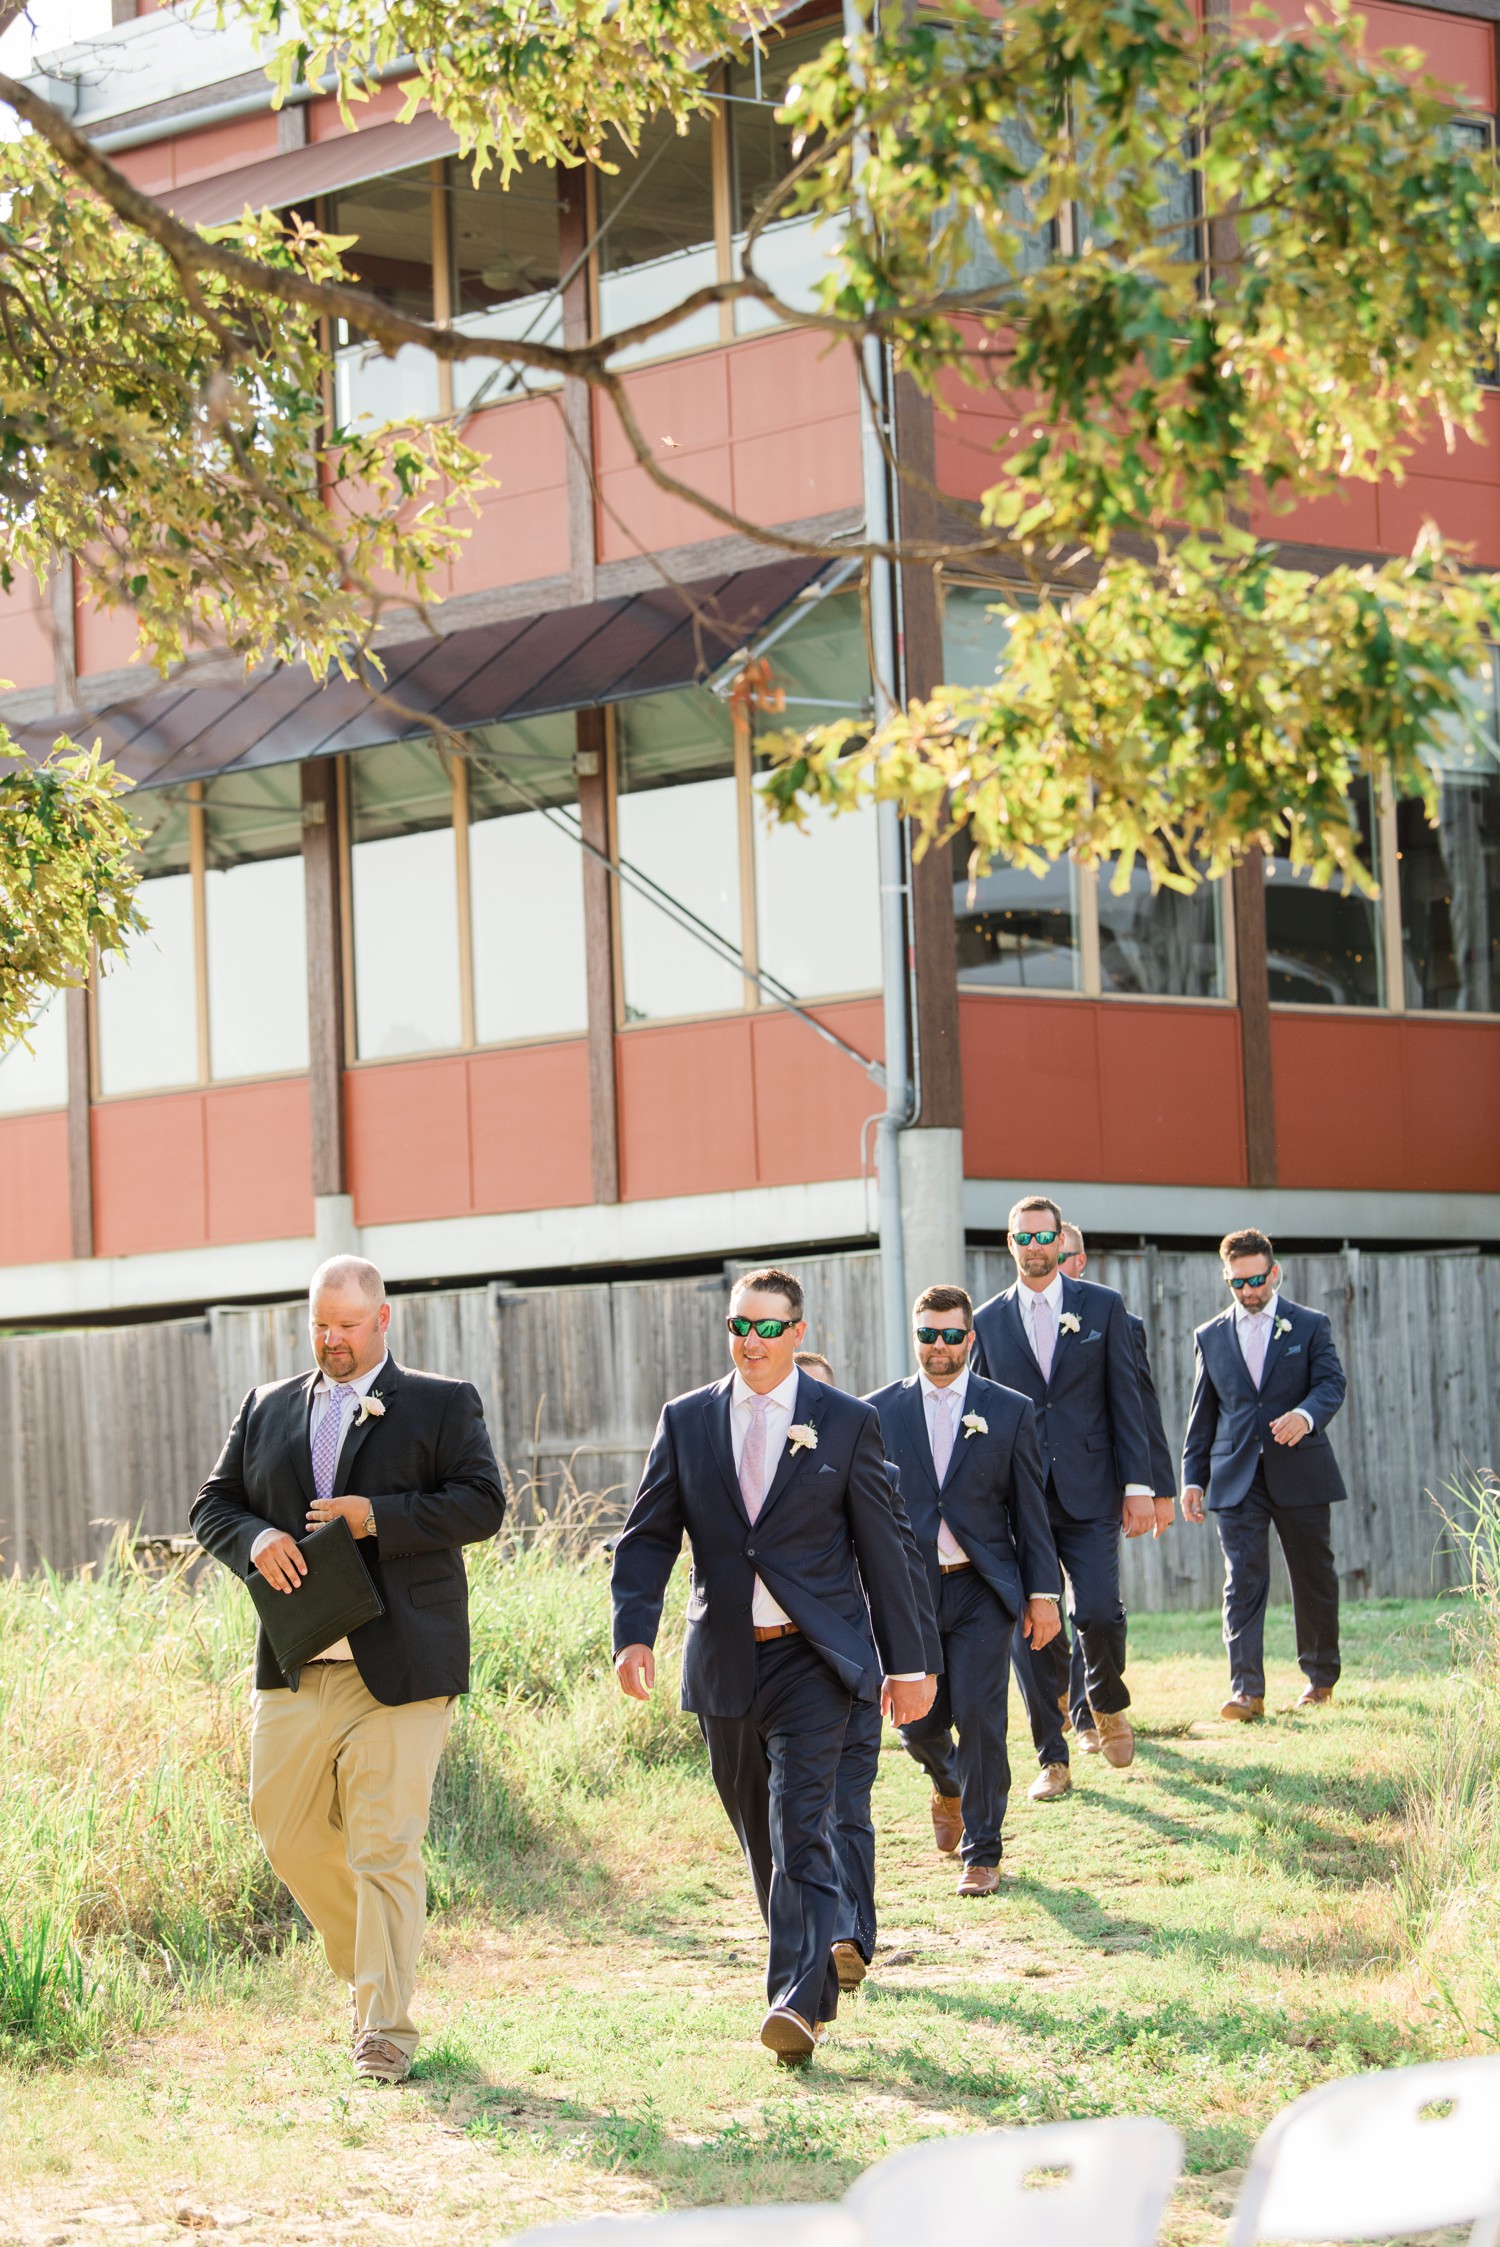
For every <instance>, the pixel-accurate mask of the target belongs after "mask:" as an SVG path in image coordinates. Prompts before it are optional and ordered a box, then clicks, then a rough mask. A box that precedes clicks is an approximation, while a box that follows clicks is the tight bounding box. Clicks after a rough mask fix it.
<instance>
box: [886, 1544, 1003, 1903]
mask: <svg viewBox="0 0 1500 2247" xmlns="http://www.w3.org/2000/svg"><path fill="white" fill-rule="evenodd" d="M1012 1623H1013V1618H1012V1616H1011V1613H1010V1610H1009V1608H1007V1607H1002V1605H1001V1604H1000V1601H999V1600H998V1599H997V1598H996V1597H995V1594H994V1593H993V1592H992V1591H991V1590H990V1587H989V1585H988V1584H987V1583H986V1582H985V1580H984V1578H983V1577H982V1576H981V1575H980V1573H979V1571H978V1569H977V1568H959V1569H955V1570H953V1572H952V1573H951V1574H949V1575H945V1576H943V1577H942V1578H941V1579H940V1582H939V1591H938V1615H937V1625H938V1637H939V1639H940V1640H941V1641H942V1647H943V1671H942V1675H941V1677H939V1679H938V1681H937V1697H936V1699H935V1700H934V1701H933V1704H932V1707H931V1708H930V1709H929V1710H928V1712H927V1714H926V1716H924V1717H922V1718H920V1719H919V1721H918V1722H917V1723H916V1724H905V1725H903V1726H902V1727H901V1744H902V1746H903V1747H904V1748H906V1749H907V1751H908V1752H909V1753H910V1754H911V1755H913V1756H915V1757H916V1759H917V1761H918V1763H920V1764H921V1766H922V1769H923V1770H924V1771H925V1772H926V1773H927V1776H928V1777H929V1779H931V1781H932V1783H933V1785H934V1786H935V1787H936V1788H937V1790H938V1792H939V1794H945V1795H957V1796H958V1798H959V1801H960V1803H961V1805H962V1807H963V1818H964V1838H963V1842H962V1844H961V1854H962V1857H963V1861H964V1863H965V1864H966V1865H998V1864H999V1862H1000V1829H1001V1827H1002V1826H1003V1825H1004V1823H1005V1812H1006V1807H1007V1805H1008V1804H1009V1801H1010V1756H1009V1754H1008V1752H1007V1750H1006V1745H1005V1733H1006V1727H1007V1722H1008V1718H1009V1713H1010V1634H1011V1628H1012ZM955 1728H956V1729H957V1732H958V1741H957V1745H956V1746H955V1744H954V1738H953V1734H954V1730H955Z"/></svg>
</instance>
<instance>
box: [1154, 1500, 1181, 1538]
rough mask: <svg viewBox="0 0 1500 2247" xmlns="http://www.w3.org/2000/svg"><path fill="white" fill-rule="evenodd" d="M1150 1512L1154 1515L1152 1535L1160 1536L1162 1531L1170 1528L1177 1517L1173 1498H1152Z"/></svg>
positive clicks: (1175, 1502)
mask: <svg viewBox="0 0 1500 2247" xmlns="http://www.w3.org/2000/svg"><path fill="white" fill-rule="evenodd" d="M1151 1512H1152V1515H1153V1517H1154V1518H1153V1520H1152V1524H1151V1534H1152V1536H1153V1537H1160V1535H1161V1534H1162V1531H1163V1530H1165V1529H1170V1528H1171V1526H1172V1524H1173V1522H1174V1521H1175V1520H1176V1518H1177V1501H1176V1500H1175V1499H1174V1498H1153V1499H1152V1501H1151Z"/></svg>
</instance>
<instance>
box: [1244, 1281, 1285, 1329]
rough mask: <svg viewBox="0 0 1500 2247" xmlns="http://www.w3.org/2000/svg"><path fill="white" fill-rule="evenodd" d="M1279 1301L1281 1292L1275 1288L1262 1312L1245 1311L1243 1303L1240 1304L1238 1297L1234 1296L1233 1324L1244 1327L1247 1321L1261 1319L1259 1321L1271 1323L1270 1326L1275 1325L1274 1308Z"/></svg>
mask: <svg viewBox="0 0 1500 2247" xmlns="http://www.w3.org/2000/svg"><path fill="white" fill-rule="evenodd" d="M1280 1301H1281V1290H1280V1288H1276V1289H1274V1290H1273V1292H1272V1295H1271V1300H1270V1302H1269V1303H1268V1304H1267V1305H1266V1307H1265V1309H1264V1310H1263V1311H1247V1310H1246V1309H1245V1306H1244V1304H1243V1303H1242V1302H1241V1301H1240V1299H1239V1297H1238V1296H1236V1297H1235V1299H1234V1323H1235V1325H1236V1326H1245V1325H1247V1324H1248V1322H1249V1321H1250V1320H1251V1319H1255V1318H1261V1319H1269V1320H1270V1321H1271V1323H1272V1324H1273V1325H1274V1324H1275V1322H1276V1306H1277V1304H1278V1303H1279V1302H1280Z"/></svg>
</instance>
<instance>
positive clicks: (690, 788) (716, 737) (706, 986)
mask: <svg viewBox="0 0 1500 2247" xmlns="http://www.w3.org/2000/svg"><path fill="white" fill-rule="evenodd" d="M618 744H619V756H618V768H619V797H618V803H617V809H616V823H617V832H618V835H619V849H620V856H621V858H622V859H624V860H625V861H627V862H628V864H630V865H631V866H633V867H636V868H638V869H639V871H640V872H641V873H642V874H645V875H646V876H648V877H649V878H650V879H651V880H652V881H654V882H656V883H659V884H660V886H661V887H662V889H664V890H665V891H667V892H668V893H669V895H670V896H672V897H674V898H676V899H677V900H679V901H680V902H681V903H682V904H684V905H686V906H687V907H688V908H689V909H690V911H692V912H693V913H695V914H696V915H697V916H698V918H699V919H700V920H702V921H705V922H707V924H708V926H709V927H710V928H711V929H712V930H713V931H714V932H715V933H716V934H717V935H719V936H721V937H723V938H724V939H725V940H726V942H728V943H729V944H731V945H733V947H734V949H735V950H736V951H739V949H740V945H741V924H740V806H739V784H738V782H737V780H736V778H735V770H734V743H733V739H732V736H731V731H730V724H729V716H728V713H727V711H726V710H725V709H724V706H723V704H722V703H720V702H719V701H717V700H716V699H715V697H714V696H713V695H711V694H709V693H708V692H707V691H706V690H704V689H702V688H698V687H692V688H689V689H688V690H687V691H686V692H684V693H679V694H659V695H652V696H651V697H650V698H649V699H647V700H646V701H643V702H628V703H626V704H625V705H624V707H623V709H622V710H621V711H620V714H619V727H618ZM620 952H621V960H622V969H623V980H624V995H625V1019H626V1021H627V1022H645V1021H650V1020H652V1019H654V1018H660V1017H662V1016H668V1015H674V1014H717V1013H724V1012H727V1011H729V1010H730V1009H732V1008H737V1007H740V1006H742V1005H743V1004H744V1003H745V999H746V996H747V991H746V986H745V980H744V977H743V976H742V975H741V974H740V972H739V970H738V969H737V968H735V967H734V966H732V965H730V964H729V963H728V962H726V961H724V960H721V959H720V958H718V957H717V956H716V955H715V954H714V953H713V952H712V951H711V950H710V948H709V947H708V946H707V945H705V944H703V943H701V942H700V941H699V940H698V939H697V938H696V937H695V936H691V935H689V934H688V933H687V932H686V930H684V929H682V928H679V927H678V926H677V925H676V924H675V923H674V922H673V921H672V920H671V919H670V918H669V917H668V915H667V914H666V913H664V912H663V911H662V910H661V909H660V908H659V907H658V906H656V905H655V904H653V903H652V902H651V901H650V900H649V899H648V898H646V897H643V896H642V895H641V894H640V893H639V891H637V890H635V889H632V888H629V887H627V886H626V885H625V884H624V883H623V882H622V883H621V884H620Z"/></svg>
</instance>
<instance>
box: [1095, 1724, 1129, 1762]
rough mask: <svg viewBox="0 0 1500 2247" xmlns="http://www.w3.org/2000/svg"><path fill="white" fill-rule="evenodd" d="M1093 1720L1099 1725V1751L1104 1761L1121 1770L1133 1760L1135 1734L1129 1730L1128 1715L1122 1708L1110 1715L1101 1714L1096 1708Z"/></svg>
mask: <svg viewBox="0 0 1500 2247" xmlns="http://www.w3.org/2000/svg"><path fill="white" fill-rule="evenodd" d="M1094 1722H1095V1724H1097V1725H1098V1727H1099V1753H1100V1754H1101V1755H1102V1756H1103V1758H1104V1760H1105V1762H1106V1763H1112V1764H1113V1765H1114V1767H1115V1769H1116V1770H1117V1771H1123V1770H1124V1768H1125V1766H1126V1764H1127V1763H1133V1762H1134V1761H1135V1734H1134V1732H1133V1731H1132V1730H1131V1726H1130V1719H1129V1717H1128V1716H1127V1715H1126V1714H1125V1711H1124V1710H1123V1709H1117V1710H1115V1711H1114V1713H1113V1714H1112V1715H1103V1714H1101V1713H1100V1712H1099V1711H1098V1710H1096V1711H1095V1712H1094Z"/></svg>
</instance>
